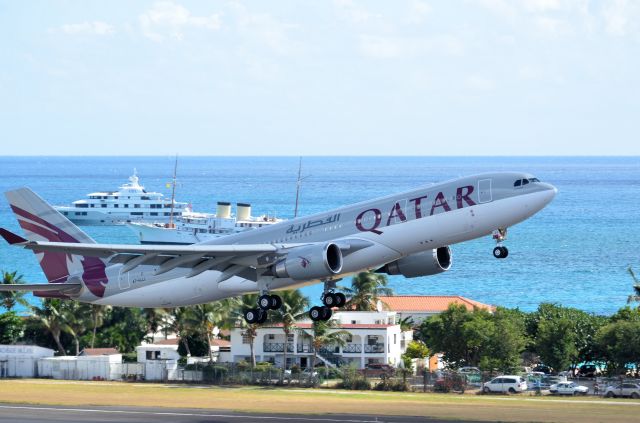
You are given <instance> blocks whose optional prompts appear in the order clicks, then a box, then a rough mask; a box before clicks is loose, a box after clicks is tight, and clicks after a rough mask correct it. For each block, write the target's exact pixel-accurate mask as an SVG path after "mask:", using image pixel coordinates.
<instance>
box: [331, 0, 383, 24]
mask: <svg viewBox="0 0 640 423" xmlns="http://www.w3.org/2000/svg"><path fill="white" fill-rule="evenodd" d="M333 4H334V5H335V8H336V10H337V11H338V15H339V16H340V17H342V18H343V19H346V20H348V21H350V22H351V23H354V24H362V23H366V22H368V21H370V20H371V19H373V18H379V17H380V15H379V14H374V13H371V12H370V11H369V10H367V9H365V8H364V7H363V6H361V5H359V4H357V3H356V2H354V1H353V0H334V1H333Z"/></svg>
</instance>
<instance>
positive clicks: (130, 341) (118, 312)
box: [95, 307, 147, 354]
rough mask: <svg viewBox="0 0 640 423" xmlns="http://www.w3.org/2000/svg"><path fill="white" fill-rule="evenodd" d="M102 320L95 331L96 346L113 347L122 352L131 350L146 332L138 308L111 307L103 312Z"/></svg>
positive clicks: (140, 310) (144, 323) (142, 317)
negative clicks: (98, 328) (101, 323)
mask: <svg viewBox="0 0 640 423" xmlns="http://www.w3.org/2000/svg"><path fill="white" fill-rule="evenodd" d="M103 322H104V323H103V325H102V326H101V327H100V330H99V331H98V332H97V333H96V341H95V343H96V346H97V347H115V348H117V349H118V351H120V352H121V353H123V354H124V353H128V352H133V351H135V348H136V347H137V346H138V345H140V343H141V342H142V340H143V339H144V337H145V336H146V334H147V331H146V327H147V324H146V321H145V320H144V316H143V315H142V309H140V308H131V307H113V308H111V310H109V311H108V312H107V313H106V314H105V316H104V320H103Z"/></svg>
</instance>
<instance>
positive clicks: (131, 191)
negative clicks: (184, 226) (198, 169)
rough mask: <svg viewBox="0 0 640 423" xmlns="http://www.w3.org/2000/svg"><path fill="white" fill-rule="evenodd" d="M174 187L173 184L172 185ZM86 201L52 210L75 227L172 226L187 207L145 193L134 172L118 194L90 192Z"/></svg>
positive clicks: (183, 204)
mask: <svg viewBox="0 0 640 423" xmlns="http://www.w3.org/2000/svg"><path fill="white" fill-rule="evenodd" d="M174 186H175V183H174ZM87 197H88V198H87V199H84V200H77V201H74V202H73V203H72V205H71V206H55V209H56V210H58V211H59V212H60V213H62V214H63V215H64V216H66V217H67V218H68V219H69V220H71V221H72V222H73V223H75V224H78V225H124V224H127V223H131V222H171V220H175V219H176V218H177V217H179V216H181V215H182V213H183V212H185V211H187V210H188V205H187V203H181V202H177V201H175V200H174V199H173V198H172V199H171V200H167V199H165V198H164V195H163V194H161V193H159V192H147V191H146V190H145V189H144V186H142V185H140V181H139V179H138V175H137V174H136V171H135V169H134V171H133V175H132V176H130V177H129V182H128V183H125V184H124V185H122V186H121V187H120V188H119V189H118V191H109V192H107V191H105V192H93V193H91V194H89V195H88V196H87Z"/></svg>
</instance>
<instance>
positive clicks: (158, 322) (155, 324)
mask: <svg viewBox="0 0 640 423" xmlns="http://www.w3.org/2000/svg"><path fill="white" fill-rule="evenodd" d="M168 313H169V311H168V310H167V309H166V308H159V307H155V308H143V309H142V317H143V318H144V321H145V322H146V323H147V333H150V334H151V343H152V344H153V343H155V342H156V339H155V336H156V333H157V332H158V330H160V328H161V327H162V325H163V323H165V320H166V317H167V314H168Z"/></svg>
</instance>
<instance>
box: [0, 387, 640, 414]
mask: <svg viewBox="0 0 640 423" xmlns="http://www.w3.org/2000/svg"><path fill="white" fill-rule="evenodd" d="M0 403H21V404H24V403H28V404H42V405H44V404H46V405H67V406H89V405H113V406H146V407H184V408H203V409H211V410H229V411H239V412H274V413H309V414H325V413H356V414H369V415H379V416H382V415H411V416H428V417H436V418H443V419H451V420H458V419H470V420H486V421H510V422H580V423H582V422H585V423H588V422H639V421H640V401H634V400H622V399H621V400H603V399H597V398H596V399H589V398H586V399H585V398H584V397H581V398H566V399H563V398H549V397H546V398H537V397H520V396H515V395H514V396H484V395H455V394H422V393H396V392H388V393H387V392H357V391H340V390H325V389H286V388H283V389H276V388H261V387H238V388H231V387H209V386H185V385H162V384H149V383H119V382H80V381H54V380H24V379H18V380H0Z"/></svg>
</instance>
